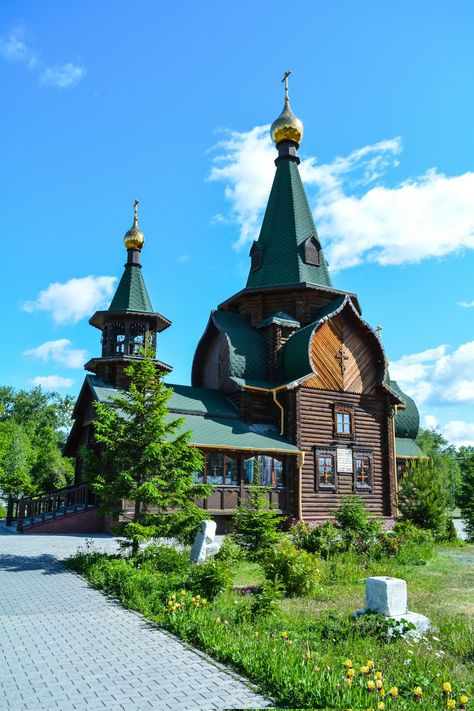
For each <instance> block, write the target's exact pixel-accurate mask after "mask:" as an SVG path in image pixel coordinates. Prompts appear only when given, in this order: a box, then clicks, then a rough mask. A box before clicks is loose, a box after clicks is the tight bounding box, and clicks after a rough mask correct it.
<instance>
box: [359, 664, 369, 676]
mask: <svg viewBox="0 0 474 711" xmlns="http://www.w3.org/2000/svg"><path fill="white" fill-rule="evenodd" d="M359 671H360V673H361V674H368V673H369V671H370V669H369V667H368V666H367V665H365V666H363V667H361V668H360V669H359Z"/></svg>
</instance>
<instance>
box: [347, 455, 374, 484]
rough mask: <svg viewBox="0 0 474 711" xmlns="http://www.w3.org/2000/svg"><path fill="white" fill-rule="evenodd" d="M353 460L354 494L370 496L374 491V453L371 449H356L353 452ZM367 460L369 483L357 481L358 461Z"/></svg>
mask: <svg viewBox="0 0 474 711" xmlns="http://www.w3.org/2000/svg"><path fill="white" fill-rule="evenodd" d="M352 458H353V461H354V492H355V493H358V492H367V493H369V494H371V493H372V491H373V486H374V452H373V450H371V449H363V448H359V447H358V448H356V449H354V450H353V454H352ZM358 459H367V460H368V463H369V469H368V477H367V483H364V482H359V481H357V460H358Z"/></svg>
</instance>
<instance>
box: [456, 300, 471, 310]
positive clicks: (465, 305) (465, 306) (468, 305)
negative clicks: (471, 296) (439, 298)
mask: <svg viewBox="0 0 474 711" xmlns="http://www.w3.org/2000/svg"><path fill="white" fill-rule="evenodd" d="M458 306H462V308H463V309H474V301H458Z"/></svg>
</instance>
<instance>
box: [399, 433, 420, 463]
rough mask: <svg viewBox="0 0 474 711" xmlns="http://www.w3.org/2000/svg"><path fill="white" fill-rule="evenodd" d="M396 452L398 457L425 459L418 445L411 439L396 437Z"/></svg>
mask: <svg viewBox="0 0 474 711" xmlns="http://www.w3.org/2000/svg"><path fill="white" fill-rule="evenodd" d="M395 452H396V455H397V457H401V458H403V457H424V456H425V455H424V454H423V452H422V451H421V449H420V448H419V446H418V445H417V443H416V442H415V441H414V440H413V439H410V438H409V437H395Z"/></svg>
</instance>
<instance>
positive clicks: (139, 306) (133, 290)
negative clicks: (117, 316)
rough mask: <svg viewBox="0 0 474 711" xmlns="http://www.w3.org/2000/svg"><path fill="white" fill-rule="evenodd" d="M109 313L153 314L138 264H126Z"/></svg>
mask: <svg viewBox="0 0 474 711" xmlns="http://www.w3.org/2000/svg"><path fill="white" fill-rule="evenodd" d="M109 311H142V312H144V313H153V307H152V305H151V301H150V297H149V296H148V292H147V290H146V286H145V281H144V279H143V276H142V270H141V268H140V266H139V265H138V264H126V265H125V271H124V273H123V274H122V278H121V279H120V282H119V285H118V287H117V291H116V292H115V296H114V298H113V299H112V303H111V304H110V306H109Z"/></svg>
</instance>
